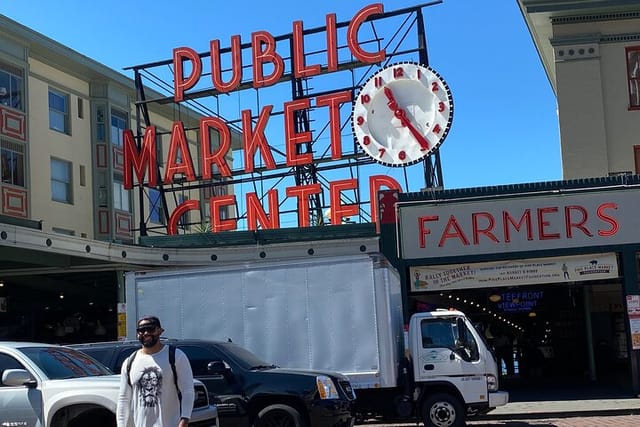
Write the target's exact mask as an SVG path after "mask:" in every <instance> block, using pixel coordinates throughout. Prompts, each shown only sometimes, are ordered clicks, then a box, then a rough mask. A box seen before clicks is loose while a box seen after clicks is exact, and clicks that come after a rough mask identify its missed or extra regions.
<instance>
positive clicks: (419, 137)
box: [394, 108, 429, 151]
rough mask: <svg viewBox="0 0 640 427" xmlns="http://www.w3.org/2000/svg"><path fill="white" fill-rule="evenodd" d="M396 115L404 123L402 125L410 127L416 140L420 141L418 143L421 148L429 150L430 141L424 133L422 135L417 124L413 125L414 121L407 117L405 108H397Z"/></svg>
mask: <svg viewBox="0 0 640 427" xmlns="http://www.w3.org/2000/svg"><path fill="white" fill-rule="evenodd" d="M394 115H395V116H396V117H397V118H399V119H400V123H402V126H404V127H407V128H409V132H411V135H413V137H414V138H415V139H416V141H418V144H420V149H421V150H422V151H424V150H428V149H429V142H428V141H427V139H426V138H425V137H424V135H422V134H421V133H420V131H418V129H416V128H415V126H413V123H411V120H409V119H408V118H407V113H406V112H405V111H404V110H403V109H401V108H398V109H397V110H395V111H394Z"/></svg>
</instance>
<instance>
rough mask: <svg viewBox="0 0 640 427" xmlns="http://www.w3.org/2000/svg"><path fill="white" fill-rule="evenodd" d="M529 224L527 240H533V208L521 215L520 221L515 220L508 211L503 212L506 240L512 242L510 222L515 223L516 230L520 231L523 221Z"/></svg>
mask: <svg viewBox="0 0 640 427" xmlns="http://www.w3.org/2000/svg"><path fill="white" fill-rule="evenodd" d="M523 222H524V223H525V225H526V226H527V240H533V227H532V226H531V210H529V209H527V210H525V211H524V213H523V214H522V216H521V217H520V221H518V222H515V220H514V219H513V217H512V216H511V215H510V214H509V212H507V211H503V212H502V226H503V227H504V241H505V243H509V242H511V233H510V232H509V224H511V225H513V228H515V230H516V231H518V232H519V231H520V229H521V228H522V223H523Z"/></svg>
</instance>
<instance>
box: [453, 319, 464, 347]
mask: <svg viewBox="0 0 640 427" xmlns="http://www.w3.org/2000/svg"><path fill="white" fill-rule="evenodd" d="M456 327H457V329H458V339H457V342H456V345H458V342H459V343H460V344H459V345H462V346H464V345H465V344H466V343H467V328H466V325H465V324H464V319H463V318H462V317H458V318H457V319H456Z"/></svg>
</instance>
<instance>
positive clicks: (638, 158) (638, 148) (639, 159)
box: [633, 145, 640, 175]
mask: <svg viewBox="0 0 640 427" xmlns="http://www.w3.org/2000/svg"><path fill="white" fill-rule="evenodd" d="M633 159H634V161H635V166H636V170H635V172H636V175H640V145H634V146H633Z"/></svg>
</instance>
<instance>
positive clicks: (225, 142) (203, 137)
mask: <svg viewBox="0 0 640 427" xmlns="http://www.w3.org/2000/svg"><path fill="white" fill-rule="evenodd" d="M211 129H216V130H217V131H218V135H219V136H220V141H219V143H218V148H217V149H215V150H214V152H213V153H212V152H211V133H210V130H211ZM230 146H231V132H230V131H229V128H228V127H227V124H226V123H225V122H224V120H222V119H220V118H218V117H203V118H201V119H200V152H201V154H200V156H201V161H200V163H201V168H202V179H210V178H211V165H212V164H214V163H215V164H216V165H218V170H219V171H220V175H222V176H231V169H230V168H229V165H228V164H227V160H226V159H225V158H224V156H226V155H227V152H228V151H229V147H230Z"/></svg>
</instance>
